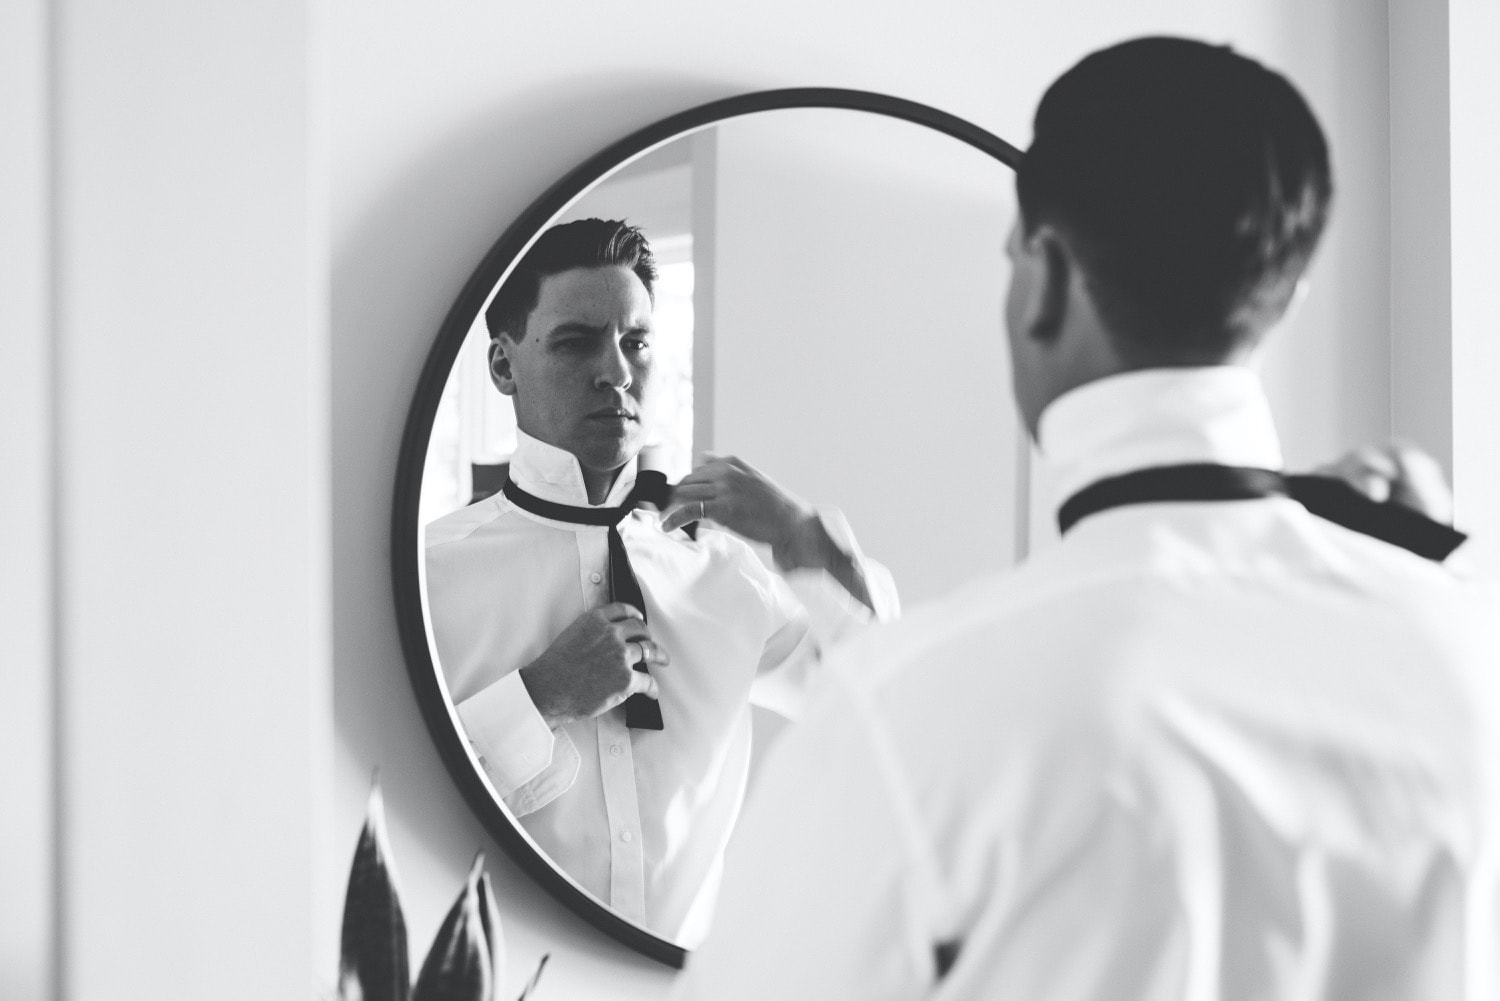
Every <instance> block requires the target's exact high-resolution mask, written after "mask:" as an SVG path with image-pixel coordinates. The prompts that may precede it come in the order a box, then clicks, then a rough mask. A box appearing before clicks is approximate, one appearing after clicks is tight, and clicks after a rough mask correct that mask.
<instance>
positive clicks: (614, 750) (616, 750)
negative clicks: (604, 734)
mask: <svg viewBox="0 0 1500 1001" xmlns="http://www.w3.org/2000/svg"><path fill="white" fill-rule="evenodd" d="M609 753H610V754H611V755H613V756H614V757H616V758H618V757H619V756H620V755H621V754H622V753H623V752H622V751H621V750H620V745H619V744H610V745H609Z"/></svg>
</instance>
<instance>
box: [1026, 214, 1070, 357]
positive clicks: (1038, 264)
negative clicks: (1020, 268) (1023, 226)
mask: <svg viewBox="0 0 1500 1001" xmlns="http://www.w3.org/2000/svg"><path fill="white" fill-rule="evenodd" d="M1021 252H1022V253H1023V254H1025V255H1026V256H1027V257H1028V258H1030V261H1029V266H1030V267H1031V268H1032V269H1033V272H1032V273H1033V277H1034V280H1033V281H1032V282H1031V287H1030V296H1029V297H1028V300H1027V302H1026V303H1025V308H1024V310H1023V312H1022V314H1021V324H1022V329H1023V330H1024V331H1025V333H1026V336H1027V337H1030V338H1032V339H1033V340H1038V341H1046V342H1051V341H1055V340H1057V337H1058V334H1059V332H1060V331H1061V330H1062V326H1063V320H1064V319H1065V318H1066V316H1067V312H1068V285H1069V283H1070V282H1071V281H1072V278H1073V259H1072V258H1071V257H1069V256H1068V253H1067V249H1066V248H1065V247H1064V246H1063V243H1062V240H1061V239H1059V237H1058V234H1057V231H1056V230H1055V229H1053V228H1052V227H1051V226H1048V225H1046V224H1045V223H1044V224H1043V225H1041V226H1038V227H1037V229H1036V231H1035V232H1033V233H1032V234H1031V235H1030V236H1029V237H1026V238H1024V240H1023V241H1022V245H1021Z"/></svg>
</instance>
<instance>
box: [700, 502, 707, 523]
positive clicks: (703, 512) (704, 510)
mask: <svg viewBox="0 0 1500 1001" xmlns="http://www.w3.org/2000/svg"><path fill="white" fill-rule="evenodd" d="M707 517H708V509H707V508H705V507H704V506H703V502H702V501H699V502H698V520H699V521H702V520H703V519H704V518H707Z"/></svg>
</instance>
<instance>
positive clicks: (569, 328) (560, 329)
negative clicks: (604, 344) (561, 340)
mask: <svg viewBox="0 0 1500 1001" xmlns="http://www.w3.org/2000/svg"><path fill="white" fill-rule="evenodd" d="M563 334H587V335H588V336H590V337H602V336H604V328H603V327H591V326H589V325H588V324H587V323H584V322H582V321H578V320H575V321H572V322H569V323H559V324H558V325H557V326H555V327H553V328H552V329H551V330H549V331H547V336H548V337H549V338H551V337H559V336H561V335H563Z"/></svg>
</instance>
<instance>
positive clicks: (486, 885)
mask: <svg viewBox="0 0 1500 1001" xmlns="http://www.w3.org/2000/svg"><path fill="white" fill-rule="evenodd" d="M474 867H475V868H476V869H478V870H479V921H480V923H481V924H482V925H484V937H485V940H486V941H487V942H488V943H489V947H490V974H491V980H492V982H493V983H494V985H495V989H496V990H497V991H498V990H499V989H500V986H501V985H502V984H504V983H505V969H506V960H505V929H504V928H502V927H501V925H500V908H499V906H498V905H497V904H496V902H495V887H494V885H493V884H492V883H491V882H490V874H489V873H488V872H485V871H484V855H483V854H481V855H480V856H479V857H478V858H477V859H475V860H474Z"/></svg>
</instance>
